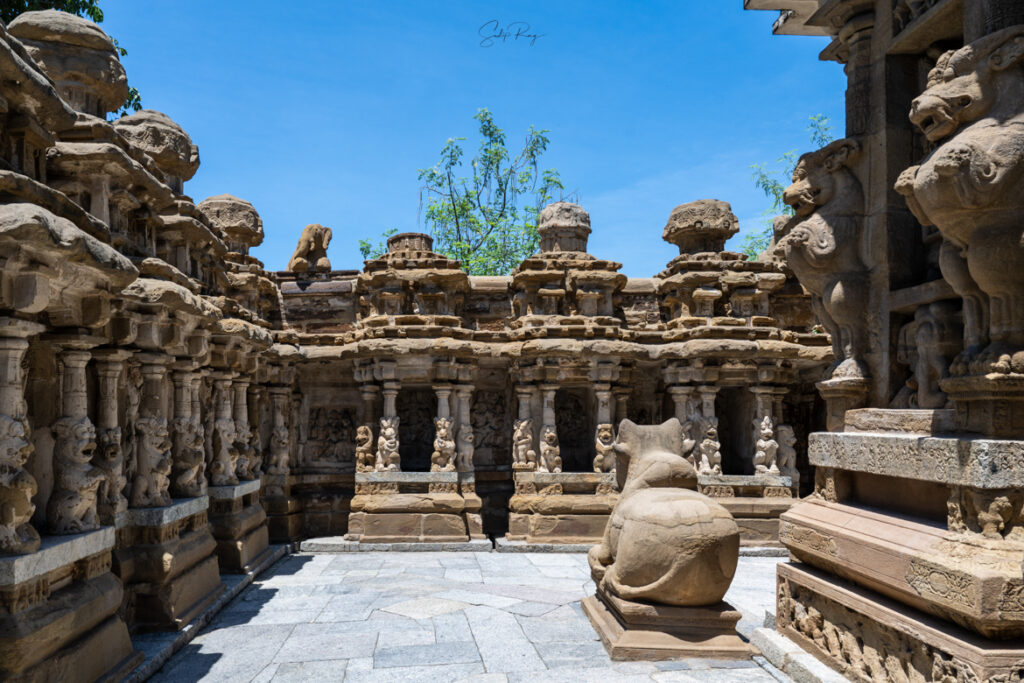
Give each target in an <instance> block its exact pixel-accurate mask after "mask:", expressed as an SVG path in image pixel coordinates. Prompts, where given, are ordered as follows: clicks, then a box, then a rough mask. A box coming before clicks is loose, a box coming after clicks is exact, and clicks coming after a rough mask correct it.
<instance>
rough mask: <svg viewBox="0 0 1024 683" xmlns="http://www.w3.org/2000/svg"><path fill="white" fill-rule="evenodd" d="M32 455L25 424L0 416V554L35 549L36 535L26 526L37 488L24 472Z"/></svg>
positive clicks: (35, 532)
mask: <svg viewBox="0 0 1024 683" xmlns="http://www.w3.org/2000/svg"><path fill="white" fill-rule="evenodd" d="M32 451H33V447H32V442H31V441H29V438H28V424H27V423H26V422H25V421H24V420H18V419H15V418H12V417H11V416H9V415H0V553H11V554H14V555H24V554H27V553H33V552H35V551H36V550H38V549H39V532H37V531H36V530H35V529H34V528H33V527H32V524H31V523H30V520H31V519H32V513H34V512H35V511H36V506H35V505H34V504H33V503H32V497H33V496H34V495H36V491H37V490H38V487H37V486H36V480H35V479H34V478H33V477H32V475H31V474H29V473H28V472H26V471H25V469H24V467H25V463H26V462H28V459H29V456H31V455H32Z"/></svg>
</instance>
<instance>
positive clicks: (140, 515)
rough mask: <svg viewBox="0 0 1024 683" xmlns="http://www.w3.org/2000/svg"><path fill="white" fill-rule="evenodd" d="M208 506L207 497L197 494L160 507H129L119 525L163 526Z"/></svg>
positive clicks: (208, 500)
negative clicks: (194, 496)
mask: <svg viewBox="0 0 1024 683" xmlns="http://www.w3.org/2000/svg"><path fill="white" fill-rule="evenodd" d="M209 507H210V499H209V497H208V496H199V497H198V498H179V499H177V500H175V501H173V502H172V503H171V504H170V505H168V506H166V507H161V508H129V509H128V511H127V512H125V515H124V522H123V523H122V524H121V526H122V527H128V526H164V525H165V524H170V523H171V522H177V521H178V520H180V519H185V518H186V517H191V516H192V515H194V514H197V513H199V512H202V511H203V510H206V509H208V508H209Z"/></svg>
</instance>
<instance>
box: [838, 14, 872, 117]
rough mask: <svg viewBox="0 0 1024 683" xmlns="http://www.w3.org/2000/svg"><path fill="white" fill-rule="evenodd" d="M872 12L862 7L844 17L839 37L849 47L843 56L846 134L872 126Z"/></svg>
mask: <svg viewBox="0 0 1024 683" xmlns="http://www.w3.org/2000/svg"><path fill="white" fill-rule="evenodd" d="M874 28H875V13H874V12H872V11H870V10H869V11H865V12H861V13H859V14H855V15H853V16H851V17H849V18H848V19H847V20H846V23H845V24H843V26H842V28H840V29H839V40H841V41H842V42H843V44H844V45H845V46H846V48H847V49H848V50H849V57H848V58H847V60H846V66H845V71H846V136H847V137H854V136H861V135H865V134H867V133H868V132H870V127H871V108H872V104H873V103H872V97H871V34H872V32H873V30H874Z"/></svg>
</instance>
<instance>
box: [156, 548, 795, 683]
mask: <svg viewBox="0 0 1024 683" xmlns="http://www.w3.org/2000/svg"><path fill="white" fill-rule="evenodd" d="M779 561H781V560H780V558H771V557H741V558H740V565H739V569H738V571H737V574H736V578H735V580H734V581H733V584H732V587H731V589H730V591H729V594H728V595H727V596H726V600H727V601H729V602H731V603H732V604H733V606H734V607H736V608H737V609H739V610H740V611H741V612H742V613H743V620H742V621H741V622H740V632H741V633H743V634H749V633H750V631H751V630H753V629H754V628H757V627H759V626H761V625H762V622H763V621H764V616H765V611H766V610H768V611H771V612H774V599H775V565H776V564H777V563H778V562H779ZM593 592H594V585H593V583H592V582H591V580H590V572H589V570H588V568H587V560H586V556H585V555H582V554H525V553H524V554H516V553H493V552H492V553H480V552H423V553H418V552H372V553H342V554H298V555H291V556H288V557H286V558H284V559H282V560H281V561H280V562H278V563H277V564H275V565H274V566H273V567H272V568H271V569H269V570H268V571H267V572H266V573H264V574H263V575H261V576H260V577H259V578H258V579H257V580H256V581H255V582H254V583H253V584H252V585H251V586H249V587H248V588H246V589H245V590H244V591H243V592H242V593H241V594H240V595H239V596H238V597H237V598H235V599H234V600H233V601H232V602H231V603H229V604H228V605H227V606H226V607H225V608H224V610H223V611H222V612H220V614H218V615H217V616H216V617H215V618H214V620H213V621H212V622H211V623H210V624H209V626H207V627H206V628H205V629H204V630H203V632H202V633H201V634H200V635H199V636H198V637H197V638H196V639H195V640H193V641H192V642H191V643H190V644H189V645H187V646H185V647H184V648H183V649H182V650H181V651H180V652H178V653H177V654H175V655H174V656H173V657H172V658H171V659H170V660H169V661H168V662H167V664H166V665H164V667H163V669H161V670H160V672H159V673H158V674H157V675H156V676H155V677H154V678H153V679H152V680H153V681H159V682H161V683H164V682H169V681H175V682H178V681H218V682H219V681H341V680H344V681H348V682H351V683H360V682H363V681H430V682H440V681H483V682H486V683H491V682H494V683H498V682H505V681H508V682H510V683H511V682H513V681H530V682H533V681H538V682H542V681H598V682H600V683H618V682H620V681H652V680H654V681H708V680H716V681H764V682H766V683H772V682H773V681H775V680H783V681H785V680H789V679H787V678H786V677H785V676H784V675H783V674H781V673H780V672H778V670H776V669H773V668H772V667H771V665H769V664H767V662H765V661H764V659H763V658H761V657H758V658H756V660H755V661H714V660H694V659H690V660H680V661H670V662H612V661H611V660H610V659H609V658H608V655H607V654H606V653H605V650H604V647H603V646H602V645H601V641H600V640H598V637H597V635H596V633H595V632H594V629H593V628H592V627H591V625H590V622H589V621H588V620H587V618H586V617H585V616H584V615H583V612H582V610H581V609H580V599H581V598H583V597H585V596H587V595H590V594H592V593H593Z"/></svg>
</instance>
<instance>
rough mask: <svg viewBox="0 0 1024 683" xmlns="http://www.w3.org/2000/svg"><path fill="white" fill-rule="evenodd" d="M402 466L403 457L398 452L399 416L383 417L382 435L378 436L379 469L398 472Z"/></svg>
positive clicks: (381, 421) (381, 423)
mask: <svg viewBox="0 0 1024 683" xmlns="http://www.w3.org/2000/svg"><path fill="white" fill-rule="evenodd" d="M401 466H402V457H401V455H399V453H398V417H397V416H395V417H392V418H387V417H382V418H381V419H380V436H378V437H377V470H378V471H384V470H390V471H392V472H397V471H399V470H400V469H401Z"/></svg>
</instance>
